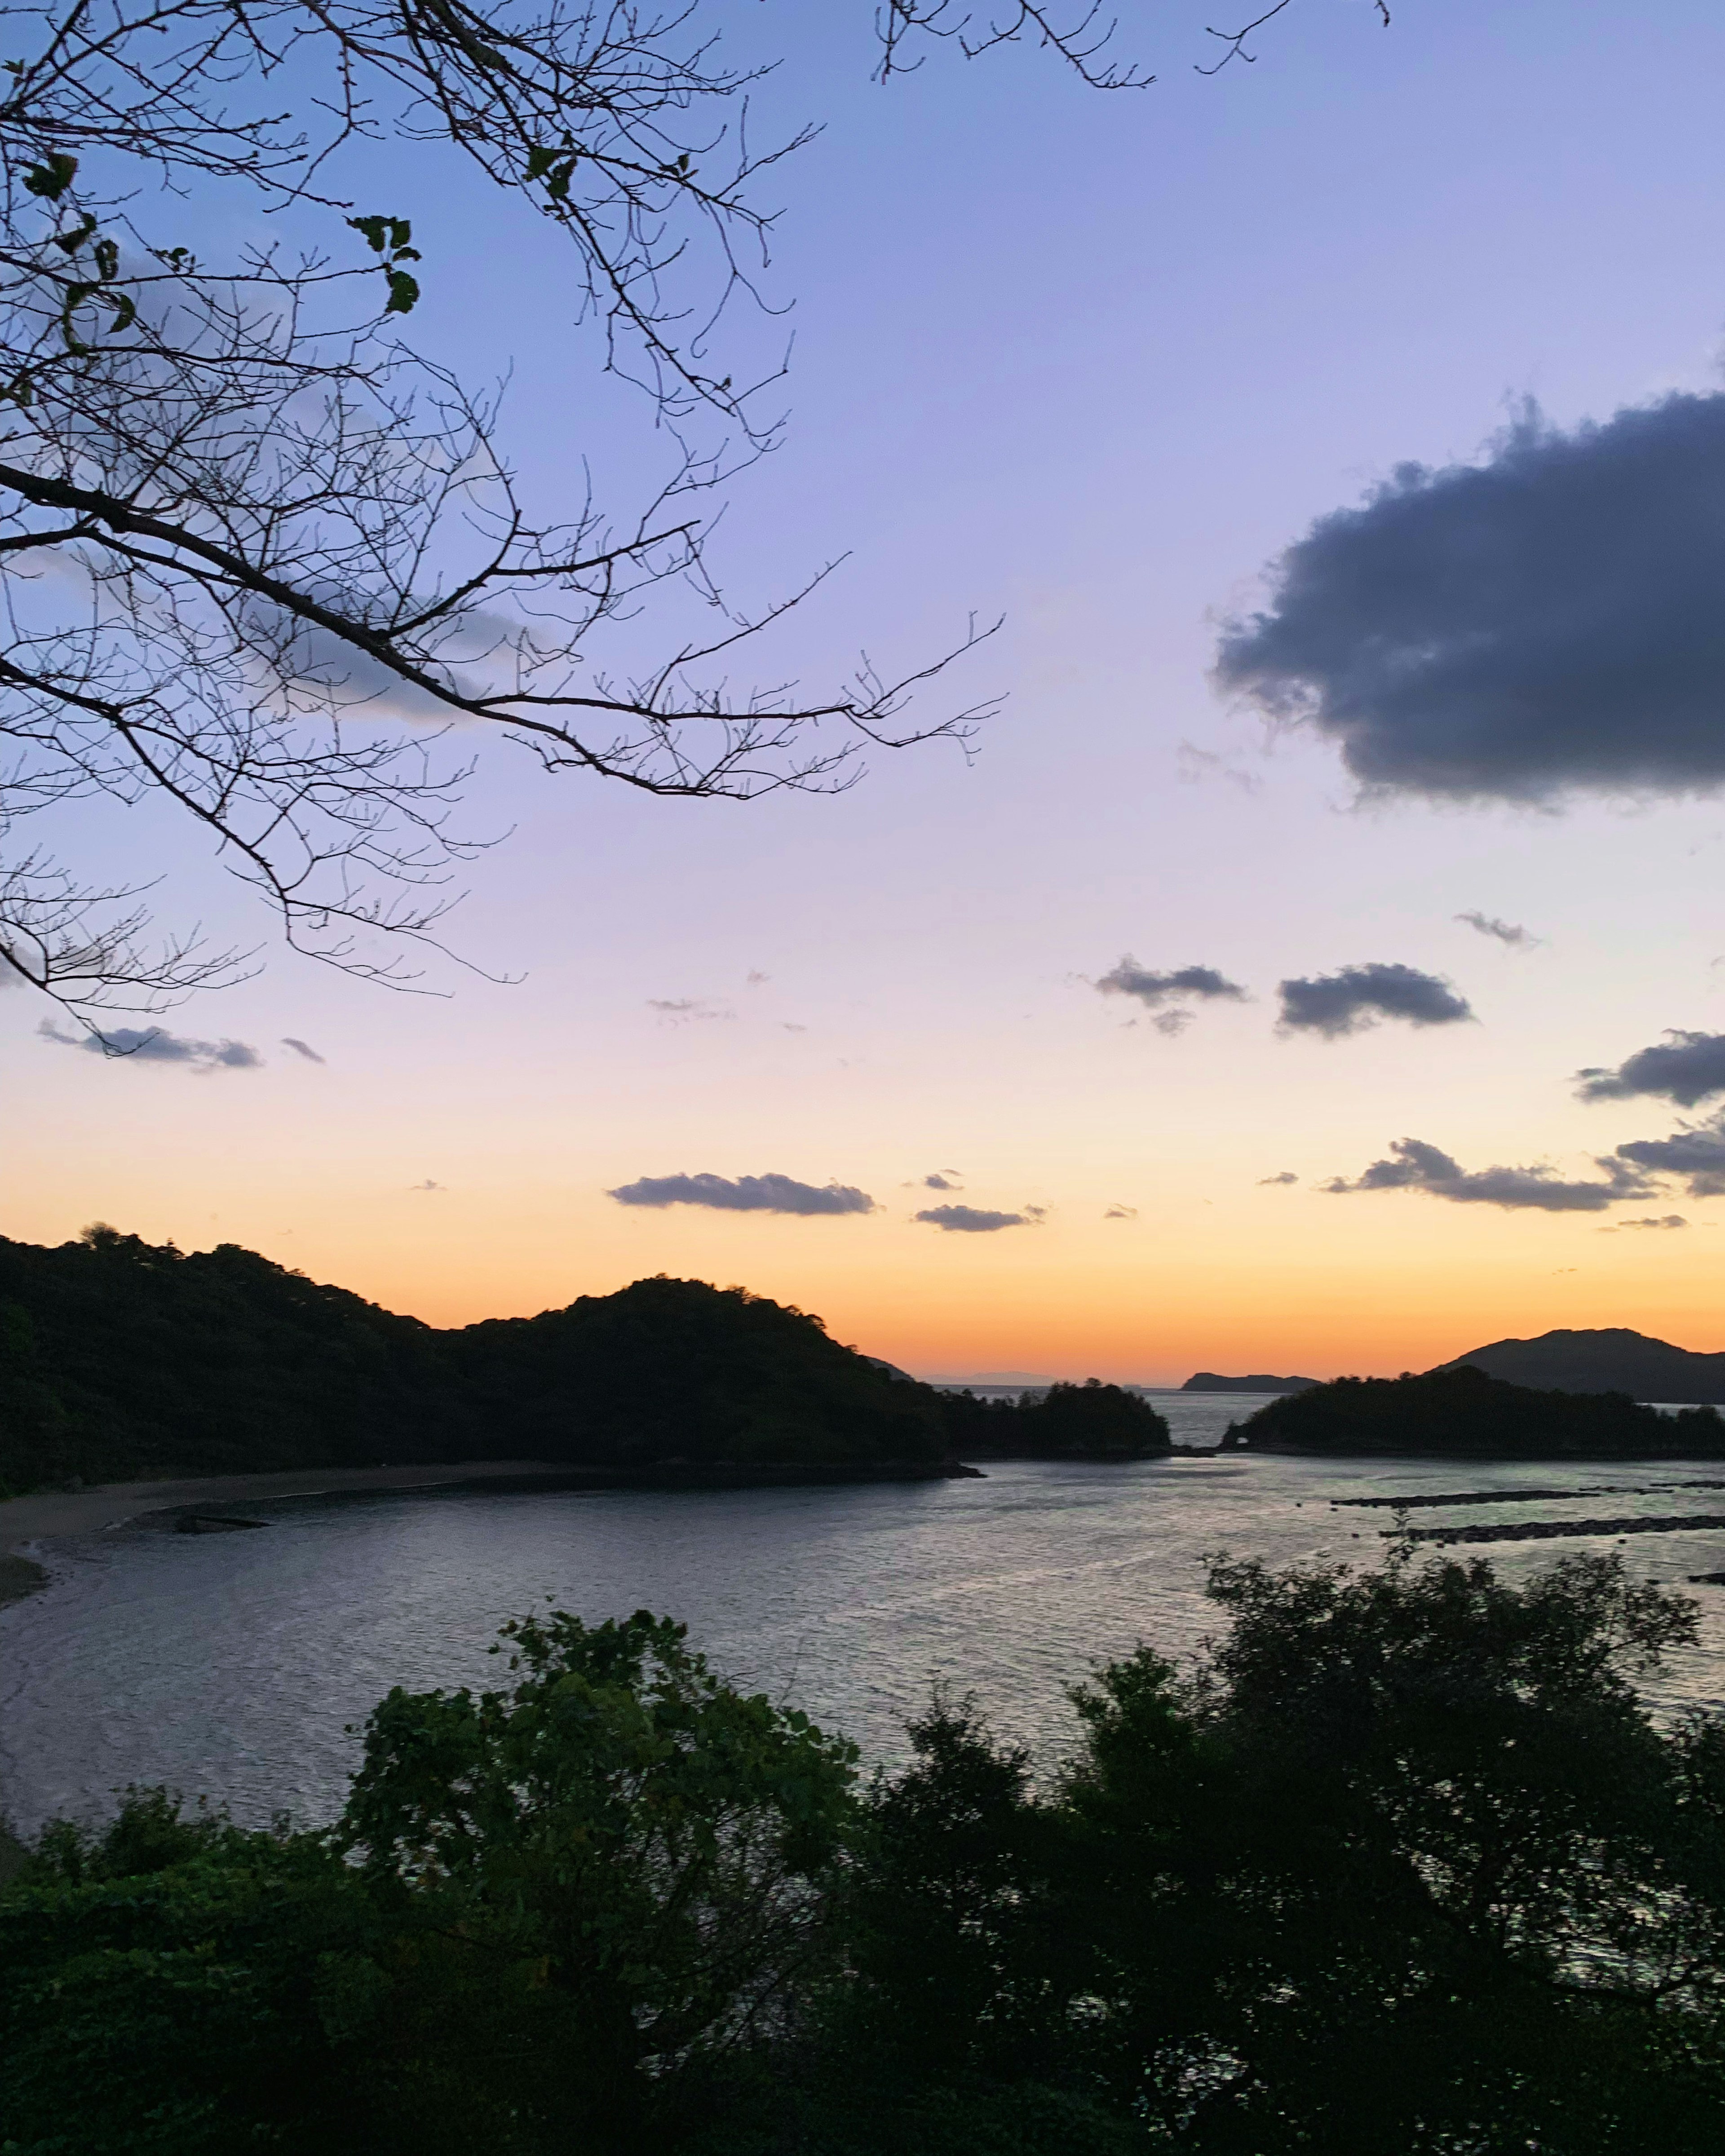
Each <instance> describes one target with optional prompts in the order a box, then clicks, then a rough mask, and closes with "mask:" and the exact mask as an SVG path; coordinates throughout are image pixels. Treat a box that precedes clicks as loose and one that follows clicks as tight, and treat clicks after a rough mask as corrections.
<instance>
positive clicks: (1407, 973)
mask: <svg viewBox="0 0 1725 2156" xmlns="http://www.w3.org/2000/svg"><path fill="white" fill-rule="evenodd" d="M1276 993H1277V994H1278V995H1280V997H1281V1027H1282V1029H1283V1031H1284V1032H1286V1033H1318V1034H1322V1035H1323V1037H1324V1039H1326V1040H1339V1039H1342V1037H1343V1035H1344V1034H1350V1033H1360V1032H1363V1030H1364V1029H1365V1028H1366V1027H1368V1026H1370V1025H1375V1024H1377V1022H1378V1019H1380V1018H1399V1019H1405V1020H1406V1021H1407V1023H1408V1024H1409V1025H1458V1024H1461V1022H1462V1021H1463V1020H1464V1019H1471V1017H1472V1016H1473V1010H1472V1007H1471V1005H1470V1004H1468V1002H1467V1000H1466V998H1465V997H1462V996H1458V995H1457V994H1456V993H1455V990H1454V988H1451V987H1450V983H1448V982H1447V981H1443V980H1440V979H1439V978H1438V977H1437V975H1436V974H1435V973H1421V972H1420V969H1419V968H1418V967H1417V966H1394V965H1370V966H1343V968H1341V970H1340V971H1339V972H1338V973H1316V974H1313V975H1312V977H1311V978H1309V979H1306V980H1294V981H1283V982H1281V983H1279V984H1278V987H1277V989H1276Z"/></svg>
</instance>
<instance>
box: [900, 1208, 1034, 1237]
mask: <svg viewBox="0 0 1725 2156" xmlns="http://www.w3.org/2000/svg"><path fill="white" fill-rule="evenodd" d="M1040 1217H1041V1216H1040V1213H1034V1212H1033V1210H1032V1209H1031V1208H1030V1207H1029V1206H1026V1207H1025V1209H1024V1211H1023V1212H1022V1213H988V1212H984V1211H983V1210H982V1209H980V1208H979V1207H978V1206H974V1205H931V1206H930V1207H929V1209H928V1210H927V1212H926V1213H919V1214H916V1219H919V1220H922V1221H926V1222H927V1224H928V1225H929V1226H930V1227H931V1228H944V1229H946V1231H947V1234H948V1235H993V1234H994V1233H995V1232H996V1230H997V1229H1001V1228H1028V1227H1029V1226H1030V1225H1031V1224H1032V1222H1033V1220H1034V1219H1040Z"/></svg>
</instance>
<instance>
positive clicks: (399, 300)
mask: <svg viewBox="0 0 1725 2156" xmlns="http://www.w3.org/2000/svg"><path fill="white" fill-rule="evenodd" d="M387 274H388V279H389V305H388V306H387V307H385V309H384V310H383V311H384V313H385V314H386V315H405V314H409V313H411V312H412V311H413V303H414V301H415V300H417V299H418V296H419V280H418V278H417V277H413V276H411V275H409V274H408V271H407V270H405V269H391V270H389V271H388V273H387Z"/></svg>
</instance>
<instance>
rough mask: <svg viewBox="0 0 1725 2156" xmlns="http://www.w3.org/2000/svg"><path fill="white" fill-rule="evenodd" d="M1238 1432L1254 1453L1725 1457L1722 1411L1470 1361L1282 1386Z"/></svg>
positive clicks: (1542, 1457)
mask: <svg viewBox="0 0 1725 2156" xmlns="http://www.w3.org/2000/svg"><path fill="white" fill-rule="evenodd" d="M1240 1440H1241V1441H1242V1442H1243V1443H1244V1444H1245V1445H1248V1446H1249V1447H1250V1449H1251V1450H1253V1451H1254V1452H1317V1453H1343V1454H1346V1453H1360V1454H1373V1455H1381V1454H1385V1453H1419V1454H1423V1455H1427V1456H1437V1457H1445V1456H1450V1457H1455V1458H1472V1459H1489V1460H1585V1459H1601V1460H1629V1459H1639V1460H1720V1459H1725V1420H1722V1419H1721V1418H1720V1417H1719V1416H1718V1415H1717V1414H1716V1413H1715V1412H1714V1410H1713V1409H1712V1408H1692V1409H1686V1411H1684V1412H1683V1413H1681V1414H1675V1415H1662V1414H1659V1413H1658V1412H1657V1411H1656V1409H1653V1408H1650V1407H1641V1406H1638V1405H1637V1404H1636V1403H1635V1401H1634V1400H1632V1399H1630V1398H1629V1397H1628V1395H1627V1394H1622V1393H1574V1392H1538V1391H1534V1390H1532V1389H1530V1388H1529V1387H1527V1386H1525V1385H1512V1384H1509V1383H1506V1382H1505V1381H1504V1380H1503V1379H1502V1378H1492V1377H1488V1376H1487V1375H1486V1373H1485V1372H1484V1371H1483V1370H1476V1369H1474V1368H1471V1367H1469V1366H1467V1365H1463V1366H1462V1367H1461V1368H1446V1369H1442V1370H1430V1371H1427V1372H1426V1373H1425V1375H1424V1376H1423V1377H1414V1376H1411V1375H1405V1376H1403V1377H1399V1378H1337V1379H1336V1380H1335V1382H1334V1383H1332V1384H1327V1385H1317V1386H1314V1387H1313V1388H1312V1390H1311V1391H1309V1392H1304V1393H1286V1394H1283V1395H1282V1397H1281V1399H1276V1400H1271V1401H1270V1402H1269V1403H1267V1404H1266V1405H1265V1406H1263V1407H1261V1408H1260V1409H1259V1410H1258V1412H1257V1413H1256V1414H1255V1415H1253V1416H1251V1417H1250V1419H1248V1420H1247V1421H1246V1422H1245V1424H1244V1425H1243V1426H1242V1427H1241V1429H1240Z"/></svg>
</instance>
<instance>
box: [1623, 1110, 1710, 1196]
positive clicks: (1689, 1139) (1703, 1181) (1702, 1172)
mask: <svg viewBox="0 0 1725 2156" xmlns="http://www.w3.org/2000/svg"><path fill="white" fill-rule="evenodd" d="M1612 1158H1614V1159H1616V1160H1620V1161H1623V1162H1625V1163H1626V1164H1627V1165H1628V1166H1629V1167H1630V1168H1633V1169H1638V1170H1640V1172H1641V1173H1644V1174H1647V1175H1670V1176H1678V1177H1681V1178H1682V1182H1683V1186H1684V1188H1685V1189H1686V1191H1687V1192H1688V1193H1689V1195H1690V1197H1692V1198H1721V1197H1725V1109H1722V1110H1720V1111H1718V1113H1717V1114H1716V1115H1714V1116H1711V1117H1709V1118H1708V1120H1707V1122H1701V1123H1686V1124H1684V1125H1683V1127H1681V1129H1680V1130H1676V1131H1673V1132H1672V1133H1671V1136H1670V1137H1668V1138H1631V1139H1630V1142H1629V1143H1628V1144H1627V1145H1620V1146H1619V1147H1618V1148H1617V1150H1616V1152H1615V1153H1614V1155H1613V1156H1612Z"/></svg>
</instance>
